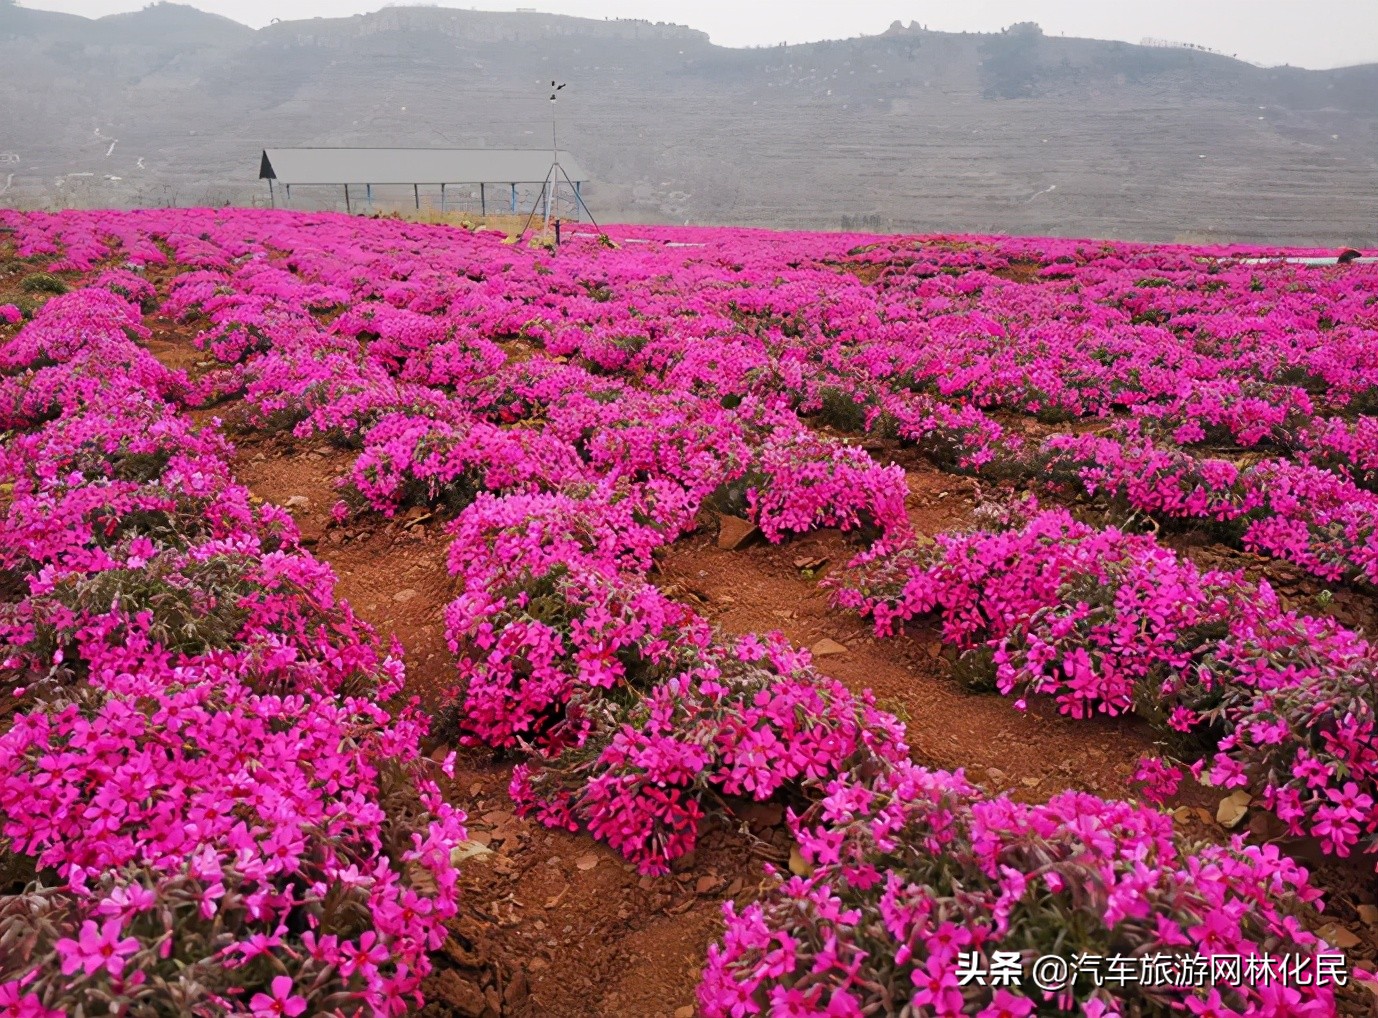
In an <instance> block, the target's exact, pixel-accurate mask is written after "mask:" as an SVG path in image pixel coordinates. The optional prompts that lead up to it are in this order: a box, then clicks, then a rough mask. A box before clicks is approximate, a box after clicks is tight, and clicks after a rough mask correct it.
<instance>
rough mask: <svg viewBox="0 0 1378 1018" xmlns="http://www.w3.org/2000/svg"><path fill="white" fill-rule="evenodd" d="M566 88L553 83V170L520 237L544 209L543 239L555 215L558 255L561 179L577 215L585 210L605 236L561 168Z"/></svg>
mask: <svg viewBox="0 0 1378 1018" xmlns="http://www.w3.org/2000/svg"><path fill="white" fill-rule="evenodd" d="M566 84H567V82H563V81H562V82H558V83H557V82H556V81H554V80H553V79H552V80H551V82H550V169H549V171H547V173H546V175H545V182H544V183H543V184H542V185H541V193H540V195H539V196H538V197H537V198H536V202H535V204H533V205H532V206H531V214H530V215H528V216H527V217H526V224H525V225H524V226H523V227H522V230H521V233H519V234H517V236H518V238H521V237H525V236H526V231H527V230H529V229H531V222H532V220H534V219H535V218H536V210H537V209H538V208H543V209H544V213H543V217H542V218H543V223H542V226H541V236H542V237H549V236H550V219H551V215H552V213H553V214H554V216H555V224H556V225H555V236H554V241H553V250H556V251H558V250H559V248H560V218H559V216H560V210H559V200H560V190H559V189H560V180H561V179H562V178H563V180H564V182H565V183H566V184H568V185H569V190H570V193H571V194H573V196H574V206H575V209H576V211H577V210H578V209H583V211H584V215H586V216H588V217H589V222H590V223H592V224H593V227H594V229H596V230H597V231H598V233H599V235H600V236H601V235H602V233H603V228H602V227H601V226H599V225H598V221H597V220H596V219H594V218H593V213H592V212H590V211H589V207H588V206H587V205H585V204H584V197H583V195H581V194H580V193H579V188H577V187H576V186H575V185H574V181H572V180H570V179H569V174H567V173H566V172H565V170H564V167H562V166H561V165H560V129H559V122H558V117H557V107H558V97H559V93H560V90H561V89H563V88H564V87H565V85H566Z"/></svg>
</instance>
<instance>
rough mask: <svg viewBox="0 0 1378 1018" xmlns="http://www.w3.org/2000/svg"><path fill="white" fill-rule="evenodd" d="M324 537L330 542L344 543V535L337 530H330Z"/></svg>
mask: <svg viewBox="0 0 1378 1018" xmlns="http://www.w3.org/2000/svg"><path fill="white" fill-rule="evenodd" d="M325 539H326V540H327V541H329V542H330V543H331V544H344V540H345V536H344V534H342V533H341V532H340V531H338V530H332V531H331V532H330V533H329V534H327V535H326V537H325Z"/></svg>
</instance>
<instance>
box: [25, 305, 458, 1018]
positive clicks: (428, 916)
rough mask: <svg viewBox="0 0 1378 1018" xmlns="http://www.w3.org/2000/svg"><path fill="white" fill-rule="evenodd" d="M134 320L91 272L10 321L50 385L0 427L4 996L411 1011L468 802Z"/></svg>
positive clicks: (327, 589) (39, 1003)
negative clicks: (151, 353)
mask: <svg viewBox="0 0 1378 1018" xmlns="http://www.w3.org/2000/svg"><path fill="white" fill-rule="evenodd" d="M129 289H130V290H131V291H132V295H137V294H138V293H139V292H140V291H139V289H138V288H137V287H135V286H134V285H133V284H130V285H129ZM124 307H127V305H124ZM88 312H89V314H88ZM83 314H85V315H86V317H85V318H82V316H83ZM78 319H81V320H82V321H84V323H85V324H84V325H83V326H82V327H83V329H84V330H85V331H84V332H83V336H84V339H85V343H84V344H76V343H71V342H70V341H69V340H68V339H67V338H66V336H67V330H68V329H69V328H70V327H71V323H73V322H74V321H76V320H78ZM137 320H138V319H137V316H133V317H132V318H130V317H128V316H126V314H125V312H124V311H122V310H121V305H120V304H119V302H118V300H117V299H113V298H108V295H103V291H99V290H95V291H87V290H80V291H77V292H75V293H73V294H70V295H66V296H61V297H58V298H56V299H54V300H53V301H52V302H51V303H49V304H48V305H46V306H45V307H44V309H43V310H42V311H41V312H40V313H39V315H38V317H37V318H36V319H35V320H34V322H33V323H32V324H31V325H30V326H29V327H27V328H26V329H25V330H24V331H23V332H22V333H21V334H20V336H19V337H18V338H16V339H15V340H13V341H11V342H10V343H9V344H7V345H6V346H5V347H3V348H0V361H3V362H4V363H6V364H9V365H11V366H12V367H13V368H16V369H18V370H19V371H20V372H23V373H21V374H17V375H13V376H11V379H10V380H13V379H14V378H19V379H23V378H25V377H31V376H32V374H33V373H34V372H36V371H40V372H48V373H50V375H51V376H52V377H54V378H55V379H57V384H56V386H55V391H56V392H59V393H61V394H62V396H61V416H60V417H58V418H57V419H54V420H52V421H50V422H48V423H42V422H41V420H40V419H38V418H35V417H30V418H28V419H27V420H26V421H24V422H23V426H25V427H27V430H25V431H23V432H21V433H19V434H17V435H13V436H10V437H9V438H8V440H7V442H6V444H5V447H4V449H3V450H0V477H2V478H3V480H4V482H5V490H6V492H7V497H6V500H5V502H4V504H3V515H0V535H3V540H0V694H3V695H4V702H3V704H0V721H3V727H2V728H0V891H3V895H0V943H3V944H4V949H3V951H0V1004H3V1005H4V1006H5V1007H6V1008H7V1009H8V1010H7V1013H15V1014H22V1015H30V1016H44V1018H47V1016H56V1015H59V1014H68V1013H83V1012H84V1013H88V1014H89V1013H95V1012H96V1011H101V1012H102V1013H103V1012H104V1010H106V1009H110V1010H112V1011H121V1012H123V1011H127V1010H130V1009H133V1010H139V1009H144V1008H151V1009H154V1010H157V1011H159V1013H162V1012H172V1011H175V1012H177V1013H185V1014H202V1013H205V1014H209V1013H212V1012H214V1013H239V1014H248V1013H252V1014H254V1015H260V1014H264V1015H266V1014H277V1013H286V1014H299V1013H302V1012H304V1011H305V1010H306V1009H307V1008H308V1007H309V1008H310V1009H311V1010H312V1012H313V1013H316V1012H327V1011H328V1012H338V1013H360V1012H367V1013H373V1014H401V1013H403V1012H405V1011H406V1010H407V1008H408V1007H409V1006H410V1004H411V1003H414V1002H416V1001H417V1000H418V999H419V994H418V992H417V991H418V989H419V986H420V981H421V978H422V977H423V976H424V975H425V974H426V973H427V972H428V971H429V969H430V962H429V952H430V951H432V950H434V949H436V948H437V947H438V946H439V944H440V943H441V941H443V939H444V937H445V935H446V934H445V928H444V922H445V920H446V919H447V918H449V917H450V916H452V915H454V914H455V912H456V909H457V892H458V886H457V880H458V874H457V872H456V870H455V867H454V866H453V865H452V863H451V852H452V850H453V848H454V846H456V845H457V844H458V843H459V842H460V841H461V840H462V839H463V838H464V836H465V835H464V827H463V820H464V816H463V814H462V813H460V812H458V811H457V810H455V809H454V808H453V807H451V806H449V805H448V804H447V803H445V802H444V801H443V799H442V797H441V794H440V791H439V788H438V787H437V786H436V784H435V783H434V781H433V780H432V777H431V775H430V774H429V773H428V771H427V768H426V767H425V766H423V763H424V762H423V761H422V760H421V759H420V754H419V750H418V746H419V740H420V738H421V737H422V736H423V735H424V734H425V730H426V722H425V721H424V720H423V719H422V718H421V717H420V716H419V715H418V714H417V713H416V711H415V709H414V708H413V707H410V706H405V705H402V704H401V701H400V693H401V690H402V686H403V670H402V665H401V661H400V648H397V647H395V646H394V647H393V648H392V649H391V650H390V651H388V652H386V653H385V652H384V651H383V650H382V648H380V647H379V645H378V641H377V639H376V637H375V636H374V634H373V633H372V631H371V630H369V629H368V627H367V626H365V625H364V624H363V623H361V622H360V621H359V620H358V619H356V618H355V617H354V615H353V614H352V612H350V610H349V609H348V607H347V606H345V605H342V604H340V603H338V602H337V601H336V600H335V597H334V594H333V583H334V578H333V575H332V574H331V572H330V570H329V569H328V567H326V566H324V565H323V564H321V563H319V562H317V561H315V560H314V559H312V558H311V557H310V556H309V555H307V554H305V553H304V552H302V551H301V550H300V549H299V548H298V547H297V545H296V529H295V527H294V525H293V524H292V521H291V518H290V517H288V516H287V515H286V514H285V513H283V512H282V511H281V510H276V509H271V508H268V507H265V508H263V509H255V508H254V507H253V506H252V504H251V503H250V501H249V499H248V497H247V493H246V492H245V491H244V489H243V488H241V487H239V486H238V485H235V484H234V483H233V482H232V480H231V476H230V470H229V464H228V457H229V454H230V451H231V450H230V449H229V447H228V445H227V444H226V443H225V442H224V441H223V439H221V438H220V437H219V436H218V434H217V433H216V432H215V431H213V430H209V431H197V430H196V429H194V428H192V427H190V426H189V425H188V423H187V421H186V420H185V418H184V417H182V416H181V415H180V414H179V412H178V408H177V406H176V404H175V403H171V402H163V401H162V400H161V399H160V398H159V394H160V393H170V392H175V391H177V389H178V385H177V379H176V378H175V377H173V376H171V375H169V374H166V373H161V372H160V371H152V370H148V371H145V370H144V369H142V368H141V367H140V365H141V364H143V363H144V361H143V359H144V358H146V357H147V354H146V352H144V351H143V350H141V349H140V348H139V347H137V346H135V344H134V343H133V342H132V341H131V340H130V339H129V338H128V337H127V336H126V334H125V329H126V328H132V326H130V324H129V323H130V322H131V321H134V322H137ZM134 331H135V332H136V334H137V330H134ZM39 362H45V366H44V367H42V368H38V369H35V368H33V367H32V366H27V367H26V366H25V365H26V364H27V365H32V364H34V363H39ZM122 367H123V368H125V369H127V370H121V368H122ZM131 369H132V370H131ZM25 373H27V374H25ZM146 378H147V379H149V380H153V381H165V382H166V383H167V384H158V385H146V384H145V380H146ZM74 379H75V380H81V384H80V385H79V386H77V385H73V384H72V380H74ZM14 423H15V422H11V424H12V425H13V424H14ZM390 704H393V705H394V706H389V705H390Z"/></svg>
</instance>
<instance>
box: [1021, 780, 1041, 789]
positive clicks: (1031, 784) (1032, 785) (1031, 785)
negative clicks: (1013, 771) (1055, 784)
mask: <svg viewBox="0 0 1378 1018" xmlns="http://www.w3.org/2000/svg"><path fill="white" fill-rule="evenodd" d="M1042 780H1043V779H1042V778H1023V779H1022V781H1023V784H1024V787H1025V788H1037V787H1038V786H1039V783H1040V782H1042Z"/></svg>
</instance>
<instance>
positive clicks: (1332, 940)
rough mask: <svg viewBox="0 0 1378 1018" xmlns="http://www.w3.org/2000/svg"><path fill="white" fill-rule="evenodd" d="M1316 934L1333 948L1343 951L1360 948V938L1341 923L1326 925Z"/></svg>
mask: <svg viewBox="0 0 1378 1018" xmlns="http://www.w3.org/2000/svg"><path fill="white" fill-rule="evenodd" d="M1316 934H1317V935H1318V936H1319V937H1320V938H1321V939H1322V940H1324V941H1325V942H1326V943H1327V944H1329V945H1330V946H1331V947H1338V948H1339V949H1340V950H1341V951H1347V950H1349V948H1351V947H1358V946H1359V944H1360V940H1359V938H1358V937H1356V936H1355V935H1354V934H1353V933H1352V932H1351V931H1349V930H1347V929H1345V928H1344V927H1343V926H1341V925H1340V924H1339V923H1326V924H1325V925H1324V926H1322V927H1321V928H1320V929H1319V930H1317V931H1316Z"/></svg>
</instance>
